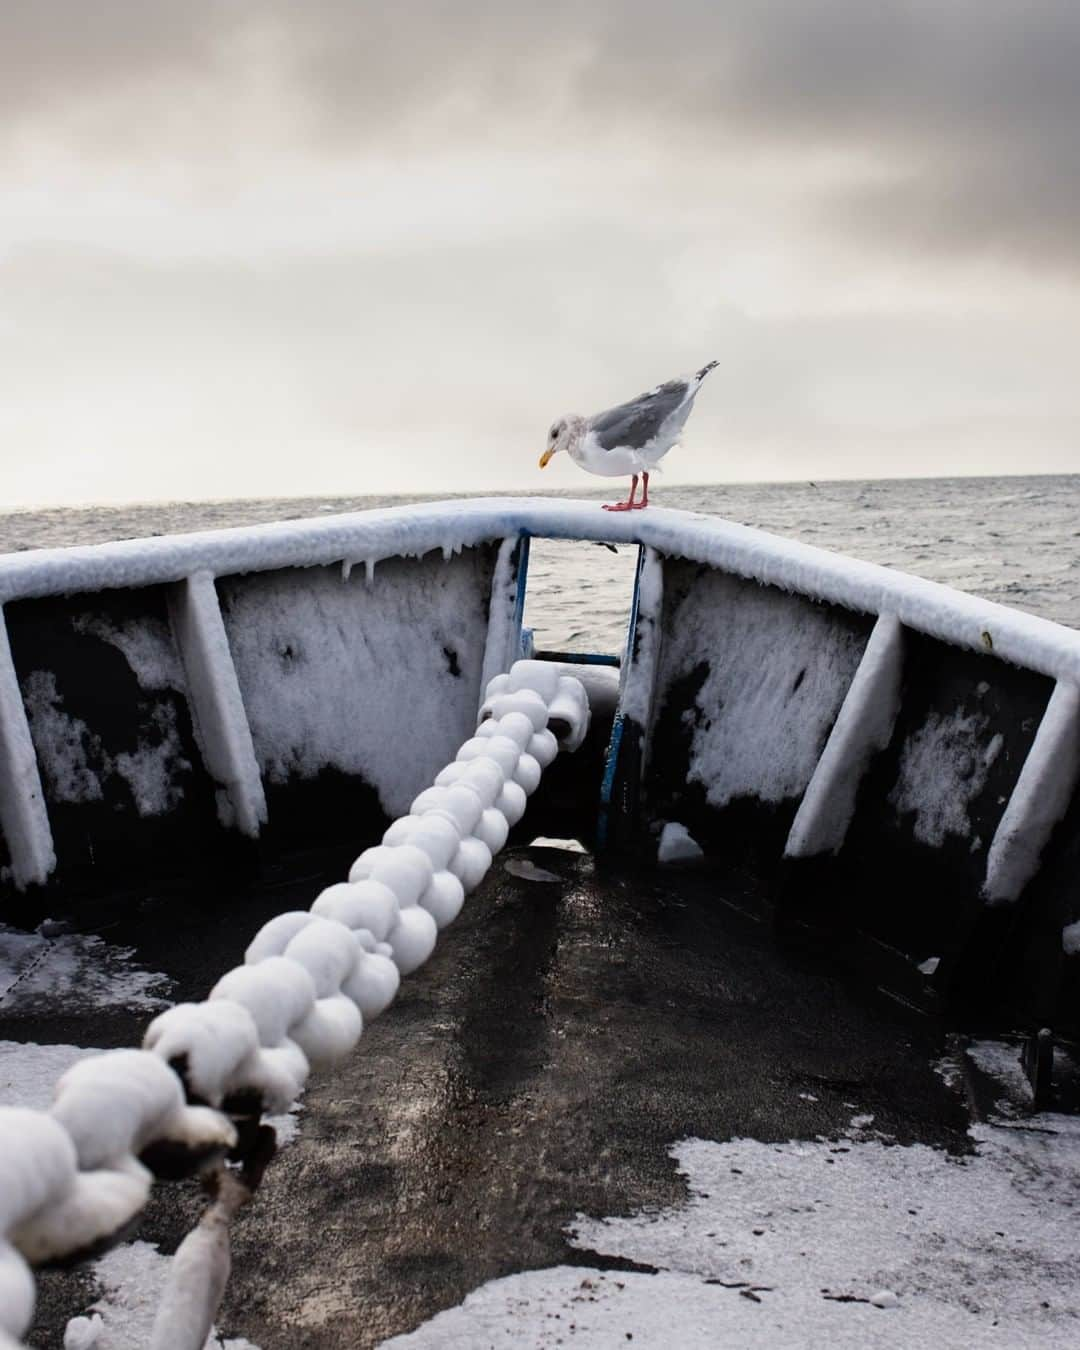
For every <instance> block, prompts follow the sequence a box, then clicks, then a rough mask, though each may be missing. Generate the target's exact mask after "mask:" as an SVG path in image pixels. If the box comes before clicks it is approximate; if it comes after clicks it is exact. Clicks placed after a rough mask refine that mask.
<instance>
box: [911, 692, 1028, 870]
mask: <svg viewBox="0 0 1080 1350" xmlns="http://www.w3.org/2000/svg"><path fill="white" fill-rule="evenodd" d="M989 725H990V719H989V718H988V717H987V716H986V714H985V713H979V712H971V713H968V714H966V715H965V714H963V713H961V712H960V711H956V712H954V713H951V714H947V715H946V714H942V713H940V712H937V711H932V712H931V713H930V714H929V715H928V717H927V719H926V721H925V722H924V723H923V725H922V726H921V727H920V728H919V729H918V731H916V732H915V733H914V734H913V735H911V736H909V737H908V739H907V741H906V742H905V744H904V749H903V752H902V754H901V757H900V768H899V771H898V773H897V778H896V782H895V784H894V785H893V788H892V790H891V791H890V793H889V798H888V799H889V802H890V803H891V804H892V805H893V806H895V807H896V810H897V812H898V814H901V815H903V814H905V813H906V812H909V811H910V812H913V813H914V816H915V821H914V827H913V828H914V834H915V838H916V839H918V840H919V841H920V842H921V843H924V844H929V845H930V846H931V847H933V848H940V847H941V845H942V844H943V843H944V842H945V839H946V837H947V836H948V835H959V836H960V837H961V838H965V839H966V838H968V837H969V836H970V834H971V820H970V818H969V816H968V807H969V806H970V804H971V803H972V802H973V801H974V800H975V799H976V798H977V797H978V796H979V794H980V793H981V792H982V790H983V788H984V787H985V786H986V779H987V776H988V774H989V772H990V767H991V765H992V764H993V763H994V761H995V759H997V757H998V755H999V754H1000V753H1001V748H1002V744H1003V741H1002V737H1001V734H1000V732H998V733H995V734H994V735H993V736H990V737H988V736H987V735H986V732H987V730H988V728H989Z"/></svg>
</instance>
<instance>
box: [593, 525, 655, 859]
mask: <svg viewBox="0 0 1080 1350" xmlns="http://www.w3.org/2000/svg"><path fill="white" fill-rule="evenodd" d="M644 570H645V546H644V545H643V544H639V545H638V558H637V569H636V571H635V572H634V595H633V599H632V600H631V602H630V620H629V622H628V623H627V625H626V647H625V649H624V652H623V663H622V665H623V670H629V669H630V662H631V660H632V658H633V655H634V638H635V637H636V635H637V621H638V602H639V599H640V594H641V574H642V572H643V571H644ZM622 738H623V715H622V712H621V711H619V710H618V709H616V712H615V720H614V722H613V723H612V724H611V739H610V740H609V741H608V748H607V758H606V759H605V761H604V777H603V780H602V782H601V784H600V817H599V819H598V820H597V822H596V847H597V849H598V850H602V849H603V848H604V847H605V846H606V845H607V836H608V820H609V818H610V815H611V798H612V793H613V792H614V789H615V774H616V771H617V770H618V767H619V750H620V749H621V747H622Z"/></svg>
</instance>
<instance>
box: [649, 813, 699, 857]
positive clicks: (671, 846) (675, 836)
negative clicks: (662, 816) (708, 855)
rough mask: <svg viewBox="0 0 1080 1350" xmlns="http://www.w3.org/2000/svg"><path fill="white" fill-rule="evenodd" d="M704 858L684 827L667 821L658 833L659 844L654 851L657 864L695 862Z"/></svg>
mask: <svg viewBox="0 0 1080 1350" xmlns="http://www.w3.org/2000/svg"><path fill="white" fill-rule="evenodd" d="M704 856H705V854H704V852H703V851H702V848H701V845H700V844H699V843H698V842H697V840H696V839H695V838H694V837H693V836H692V835H691V833H690V831H689V830H688V829H687V828H686V826H685V825H680V824H679V823H678V821H675V820H669V821H668V822H667V824H666V825H665V826H664V828H663V829H662V830H661V831H660V843H659V845H658V847H657V850H656V861H657V862H659V863H687V862H696V861H697V860H698V859H699V858H703V857H704Z"/></svg>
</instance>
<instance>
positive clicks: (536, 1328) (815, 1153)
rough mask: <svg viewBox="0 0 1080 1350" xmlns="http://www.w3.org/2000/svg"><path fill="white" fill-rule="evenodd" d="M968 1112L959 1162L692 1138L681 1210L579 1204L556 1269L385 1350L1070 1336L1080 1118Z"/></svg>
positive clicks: (1079, 1286)
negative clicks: (593, 1257)
mask: <svg viewBox="0 0 1080 1350" xmlns="http://www.w3.org/2000/svg"><path fill="white" fill-rule="evenodd" d="M1030 1125H1031V1128H1030V1129H1025V1128H1005V1127H1001V1126H989V1125H987V1126H978V1127H976V1128H975V1130H973V1132H972V1133H973V1138H974V1141H975V1143H976V1146H977V1152H976V1154H975V1155H974V1156H973V1157H964V1158H958V1157H953V1156H950V1155H949V1154H946V1153H943V1152H940V1151H938V1150H935V1149H931V1148H928V1147H926V1146H924V1145H915V1146H912V1147H901V1146H898V1145H890V1144H888V1143H885V1142H882V1141H880V1140H862V1139H859V1138H858V1137H855V1136H853V1137H852V1138H851V1139H846V1140H840V1141H837V1142H831V1141H826V1140H819V1141H814V1142H790V1143H785V1144H763V1143H759V1142H757V1141H754V1140H747V1139H737V1140H733V1141H731V1142H729V1143H712V1142H708V1141H704V1140H699V1139H690V1140H684V1141H683V1142H682V1143H680V1144H677V1145H676V1146H675V1147H674V1148H673V1150H672V1153H673V1156H674V1157H675V1159H676V1161H677V1163H678V1165H679V1169H680V1171H682V1172H683V1174H684V1175H685V1177H686V1181H687V1187H688V1191H689V1197H688V1199H687V1201H686V1202H685V1203H684V1204H681V1205H678V1206H674V1207H672V1208H671V1209H668V1210H663V1211H659V1212H657V1211H650V1212H645V1213H642V1214H640V1215H637V1216H634V1217H631V1218H617V1219H587V1218H584V1217H579V1219H578V1220H577V1222H576V1223H575V1225H574V1226H573V1229H572V1230H571V1240H572V1242H573V1244H574V1245H575V1246H578V1247H581V1248H584V1249H585V1250H590V1251H597V1252H600V1253H602V1254H603V1255H605V1256H621V1257H624V1258H628V1259H629V1260H631V1261H634V1262H638V1263H640V1264H644V1265H649V1266H653V1267H655V1268H656V1270H657V1273H656V1274H644V1273H638V1272H636V1271H626V1272H623V1271H612V1270H608V1271H606V1272H605V1271H601V1270H596V1269H588V1268H581V1267H567V1266H557V1267H555V1268H554V1269H550V1270H540V1271H530V1272H527V1273H525V1274H522V1275H513V1276H510V1277H508V1278H505V1279H502V1280H496V1281H493V1282H491V1283H489V1284H486V1285H484V1286H483V1287H482V1288H480V1289H478V1290H477V1291H475V1292H474V1293H472V1294H470V1295H469V1296H468V1298H466V1300H465V1302H464V1303H463V1304H462V1305H461V1306H460V1307H459V1308H455V1309H451V1310H449V1311H447V1312H444V1313H440V1314H439V1315H438V1316H437V1317H435V1318H434V1319H432V1321H430V1322H428V1323H427V1324H426V1325H425V1326H423V1327H421V1328H420V1329H419V1330H418V1331H416V1332H414V1333H412V1334H410V1335H405V1336H401V1337H397V1338H395V1339H394V1340H391V1341H387V1342H385V1343H384V1344H385V1345H386V1346H388V1347H389V1346H393V1347H396V1348H397V1350H406V1347H409V1350H422V1348H423V1347H432V1348H434V1347H436V1346H437V1347H439V1348H440V1350H465V1347H469V1348H470V1350H472V1347H476V1346H481V1345H482V1346H485V1347H488V1346H491V1347H503V1346H529V1347H534V1346H555V1345H558V1344H563V1345H580V1346H582V1347H585V1350H597V1348H598V1347H603V1348H604V1350H609V1348H612V1347H616V1346H620V1347H625V1346H626V1345H627V1344H628V1343H629V1340H628V1337H632V1339H633V1344H635V1345H645V1346H662V1345H663V1346H667V1345H678V1346H679V1347H680V1350H682V1347H685V1348H686V1350H705V1347H710V1348H711V1347H732V1350H734V1348H735V1347H738V1348H739V1350H741V1348H742V1347H744V1346H749V1345H762V1346H765V1345H767V1346H769V1347H770V1350H774V1348H777V1350H796V1347H798V1350H803V1348H804V1347H806V1346H811V1345H813V1346H817V1345H829V1346H835V1347H838V1348H842V1347H850V1348H851V1350H854V1348H855V1347H859V1348H860V1350H861V1348H862V1347H865V1346H867V1345H873V1346H875V1347H879V1348H880V1350H906V1348H907V1347H909V1346H915V1345H928V1346H929V1345H935V1346H957V1347H959V1346H974V1345H979V1346H1001V1347H1002V1350H1006V1348H1007V1350H1023V1348H1024V1347H1032V1348H1034V1347H1036V1346H1038V1347H1041V1348H1042V1350H1051V1348H1052V1347H1061V1350H1065V1348H1066V1347H1072V1346H1075V1345H1076V1344H1077V1341H1078V1338H1080V1268H1078V1266H1077V1263H1076V1260H1075V1213H1076V1206H1077V1204H1080V1166H1078V1164H1080V1121H1078V1120H1076V1119H1075V1118H1072V1117H1059V1116H1040V1117H1037V1118H1035V1119H1034V1120H1032V1121H1031V1122H1030Z"/></svg>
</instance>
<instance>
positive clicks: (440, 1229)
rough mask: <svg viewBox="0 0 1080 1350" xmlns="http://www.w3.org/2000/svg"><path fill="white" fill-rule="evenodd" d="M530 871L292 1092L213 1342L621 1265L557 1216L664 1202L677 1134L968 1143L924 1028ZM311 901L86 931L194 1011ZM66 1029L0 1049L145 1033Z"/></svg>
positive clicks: (715, 931)
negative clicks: (282, 1142) (276, 927)
mask: <svg viewBox="0 0 1080 1350" xmlns="http://www.w3.org/2000/svg"><path fill="white" fill-rule="evenodd" d="M529 855H530V856H531V857H532V858H533V859H534V861H535V862H537V863H538V864H540V865H541V866H543V867H545V868H547V869H550V870H551V871H553V872H556V873H558V875H559V877H560V880H559V881H558V882H556V883H552V882H537V881H530V880H525V879H521V878H518V877H515V876H513V875H510V874H508V873H507V872H506V871H505V869H504V867H503V865H502V864H503V862H504V861H505V859H504V858H500V859H499V860H497V862H496V866H495V868H494V869H493V871H492V874H491V876H490V877H489V879H488V881H487V882H485V884H484V886H483V887H482V888H481V890H480V891H478V892H477V893H476V895H474V896H473V897H471V898H470V901H469V903H468V905H467V906H466V910H465V912H464V913H463V915H462V917H461V918H460V919H459V920H458V922H457V923H456V924H455V925H454V926H453V928H452V929H450V930H449V931H448V932H447V933H446V934H444V937H443V940H442V941H441V942H440V946H439V950H438V952H437V953H436V955H435V957H434V958H433V959H432V961H431V962H430V963H429V964H428V966H426V967H425V968H424V969H423V970H422V971H420V972H418V973H417V974H415V975H413V976H411V977H410V978H409V979H408V980H407V981H405V983H404V984H403V987H402V992H401V995H400V996H399V999H398V1001H397V1002H396V1003H395V1005H394V1006H393V1007H392V1008H391V1009H390V1010H389V1011H388V1012H387V1013H386V1014H384V1016H383V1017H382V1018H381V1019H380V1020H379V1021H377V1022H376V1023H374V1024H373V1025H372V1026H371V1027H370V1028H369V1029H368V1030H367V1031H366V1032H365V1034H364V1038H363V1040H362V1042H361V1044H360V1046H359V1047H358V1049H357V1051H356V1052H355V1053H354V1055H353V1056H352V1057H351V1058H350V1059H349V1060H348V1061H347V1062H346V1063H344V1064H343V1065H341V1066H339V1067H338V1068H337V1069H336V1070H335V1071H334V1072H333V1073H332V1074H331V1073H322V1074H318V1075H316V1076H315V1077H314V1079H313V1082H312V1083H311V1085H310V1086H309V1089H308V1092H307V1095H306V1098H305V1110H304V1113H303V1115H302V1129H301V1131H300V1134H299V1137H298V1138H297V1139H296V1140H295V1141H293V1142H292V1143H290V1144H289V1145H288V1146H287V1147H286V1148H284V1149H283V1150H282V1151H281V1153H280V1155H279V1156H278V1157H277V1158H276V1159H275V1160H274V1162H273V1163H272V1164H271V1167H270V1169H269V1171H268V1172H267V1175H266V1178H265V1180H264V1182H263V1185H262V1188H261V1190H260V1192H259V1194H258V1195H257V1197H256V1200H255V1203H254V1204H253V1205H252V1206H251V1207H250V1208H249V1209H248V1210H247V1211H246V1212H244V1213H243V1214H242V1215H241V1217H240V1219H239V1220H238V1222H237V1225H236V1227H235V1229H234V1261H233V1276H232V1279H231V1282H230V1286H229V1290H228V1292H227V1294H226V1299H225V1303H224V1305H223V1308H222V1312H221V1316H220V1317H219V1319H218V1325H219V1327H220V1328H221V1329H222V1331H223V1332H225V1333H226V1334H228V1335H233V1336H240V1335H242V1336H245V1337H247V1338H248V1339H249V1340H251V1341H253V1342H255V1343H256V1344H258V1345H260V1346H262V1347H263V1350H274V1348H275V1347H327V1348H329V1347H366V1346H372V1345H375V1344H378V1342H379V1341H381V1340H382V1339H384V1338H385V1337H387V1336H390V1335H393V1334H395V1333H397V1332H401V1331H405V1330H408V1329H410V1328H413V1327H415V1326H417V1325H418V1324H419V1323H421V1322H422V1321H424V1320H425V1319H426V1318H428V1317H430V1316H432V1315H433V1314H434V1313H436V1312H437V1311H439V1310H440V1309H443V1308H446V1307H450V1306H452V1305H455V1304H457V1303H459V1302H460V1301H461V1300H462V1299H463V1298H464V1296H465V1295H466V1294H467V1293H468V1292H469V1291H470V1290H472V1289H474V1288H476V1287H477V1286H478V1285H480V1284H482V1283H484V1282H485V1281H487V1280H489V1279H492V1278H494V1277H497V1276H501V1275H506V1274H508V1273H510V1272H513V1271H519V1270H525V1269H530V1268H536V1267H544V1266H550V1265H554V1264H557V1263H569V1264H573V1263H580V1264H589V1265H594V1266H595V1265H599V1266H602V1267H604V1266H607V1267H610V1266H612V1265H613V1264H617V1263H613V1262H612V1261H611V1260H610V1259H609V1258H605V1257H599V1256H597V1255H596V1254H593V1253H585V1252H582V1251H580V1250H578V1249H576V1248H573V1247H571V1246H569V1245H568V1243H567V1241H566V1235H565V1230H566V1228H567V1226H568V1225H571V1224H572V1222H573V1219H574V1216H575V1215H576V1214H577V1213H579V1212H584V1213H588V1214H593V1215H598V1216H604V1215H614V1214H619V1213H629V1212H632V1211H635V1210H639V1209H641V1208H642V1207H643V1206H650V1205H655V1206H664V1205H669V1204H672V1203H675V1202H677V1201H678V1200H679V1199H680V1198H681V1197H682V1196H684V1195H685V1184H684V1182H683V1180H682V1179H681V1178H680V1177H679V1175H678V1174H677V1173H676V1171H675V1165H674V1163H673V1161H672V1160H671V1158H670V1156H669V1153H668V1149H669V1147H670V1145H671V1144H672V1143H673V1142H674V1141H675V1140H678V1139H681V1138H685V1137H687V1136H700V1137H704V1138H710V1139H718V1140H723V1139H728V1138H732V1137H740V1136H750V1137H753V1138H756V1139H759V1140H765V1141H770V1140H777V1141H779V1140H787V1139H792V1138H814V1137H816V1136H819V1135H824V1136H834V1135H836V1136H838V1135H841V1134H843V1133H845V1131H846V1130H847V1129H848V1127H849V1124H850V1121H851V1118H852V1116H853V1115H854V1114H856V1113H873V1114H874V1116H875V1120H876V1127H877V1128H879V1129H880V1130H881V1131H883V1132H885V1133H887V1134H889V1135H891V1136H893V1137H895V1138H896V1139H897V1140H898V1141H899V1142H912V1141H921V1142H924V1143H929V1144H935V1145H939V1146H943V1147H946V1148H949V1149H953V1150H956V1151H958V1152H959V1151H964V1152H966V1151H968V1148H969V1143H968V1140H967V1138H966V1136H965V1127H966V1125H967V1115H966V1112H965V1110H964V1108H963V1105H962V1103H961V1102H960V1101H959V1100H958V1098H956V1097H955V1096H953V1095H952V1094H950V1093H949V1092H948V1091H947V1090H946V1089H945V1087H944V1086H943V1084H942V1082H941V1080H940V1078H939V1077H938V1075H937V1074H936V1073H935V1072H934V1071H933V1068H932V1064H933V1061H934V1060H935V1058H936V1057H937V1056H938V1055H939V1054H940V1053H941V1046H940V1044H939V1040H938V1036H939V1033H938V1031H937V1029H936V1028H935V1027H934V1026H933V1024H931V1023H929V1022H927V1021H922V1022H920V1021H918V1020H917V1019H912V1018H910V1017H907V1016H903V1015H902V1014H901V1013H900V1012H899V1011H897V1010H895V1009H893V1008H892V1007H890V1006H889V1005H888V1004H887V1003H885V1002H883V1001H882V1000H881V999H874V998H873V997H871V996H870V995H868V994H863V993H861V992H859V991H857V990H855V989H853V988H851V987H849V986H848V985H846V984H845V982H844V981H843V980H841V979H838V978H837V976H836V974H835V972H831V971H829V970H828V969H825V968H823V967H822V965H821V964H820V962H817V961H812V960H810V959H809V958H805V959H804V958H802V957H800V956H798V955H796V954H793V953H791V952H790V951H780V950H778V949H777V947H776V946H775V944H774V943H773V941H772V938H771V935H770V933H769V932H768V931H767V926H765V925H756V924H755V923H754V922H753V921H752V920H751V919H749V918H747V917H746V916H745V915H743V914H739V913H736V912H733V911H732V910H731V909H730V908H729V907H728V906H727V905H725V904H723V903H721V902H720V901H719V900H718V898H717V895H716V886H715V883H712V882H710V881H709V880H708V879H705V878H692V877H685V876H680V875H675V876H671V875H670V874H658V873H649V874H643V875H641V876H637V877H631V876H627V875H625V874H623V875H619V874H610V875H605V874H603V873H599V872H597V871H596V869H595V867H594V864H593V862H592V860H591V859H590V858H588V857H586V856H584V855H577V854H570V853H565V852H561V851H554V850H530V851H529ZM515 856H518V857H520V856H522V851H517V852H516V853H515ZM317 889H318V883H315V884H314V885H313V884H312V883H311V882H310V881H309V882H307V883H306V884H304V885H302V886H298V887H295V888H289V887H285V888H282V889H281V890H279V891H278V892H276V893H273V894H269V895H264V896H261V897H258V898H256V899H254V900H252V901H251V902H249V903H247V904H245V905H244V906H242V907H239V908H237V909H235V910H233V911H228V910H222V909H221V908H220V907H214V906H211V907H210V908H209V910H208V911H207V912H205V913H204V914H202V915H201V916H197V917H196V916H192V917H191V918H190V919H189V920H188V921H186V923H185V926H184V927H183V928H181V929H177V927H176V926H175V925H174V924H173V923H172V917H173V916H167V915H166V914H165V913H163V912H161V913H159V912H155V911H154V910H153V908H151V909H148V910H144V912H143V913H142V914H141V915H140V916H138V917H137V918H135V919H132V920H127V921H125V922H123V923H121V924H117V925H116V927H115V928H114V929H113V930H112V931H110V932H108V933H107V934H106V936H107V937H108V938H109V939H110V941H114V942H130V943H135V944H136V945H137V947H138V950H139V957H140V959H141V960H142V961H143V963H144V964H145V965H148V966H152V967H154V968H156V969H161V970H164V971H166V972H167V973H168V974H170V975H171V976H173V978H174V980H175V981H176V988H175V991H174V997H175V998H177V999H182V998H190V997H200V996H202V995H204V994H205V992H206V990H207V989H208V987H209V985H210V984H211V983H212V982H213V980H214V979H215V978H216V977H217V975H218V974H219V973H220V972H221V971H223V970H224V969H225V968H226V967H227V966H228V965H229V964H230V963H233V962H235V961H236V960H238V959H239V958H240V956H241V954H242V951H243V948H244V946H245V945H246V942H247V941H248V940H249V938H250V936H251V934H252V933H253V932H254V930H255V928H256V927H257V926H258V924H259V923H260V922H262V920H263V919H264V918H265V917H267V916H268V915H269V914H271V913H276V912H278V911H280V910H282V909H287V908H292V907H296V906H297V905H299V904H303V905H305V906H306V905H307V904H310V901H311V898H312V897H313V895H314V894H315V893H316V890H317ZM167 919H168V922H166V920H167ZM70 1020H71V1019H66V1018H65V1016H64V1014H63V1011H62V1010H59V1011H58V1012H56V1013H55V1014H54V1015H52V1016H51V1017H50V1018H49V1019H48V1020H47V1021H44V1022H43V1021H42V1020H41V1017H40V1013H39V1014H38V1015H37V1016H36V1017H35V1020H34V1024H33V1025H30V1024H29V1022H27V1023H26V1024H23V1025H19V1024H18V1023H19V1021H20V1019H18V1018H14V1019H13V1018H7V1019H6V1020H5V1021H4V1022H3V1024H2V1025H0V1036H2V1037H7V1038H10V1039H18V1040H38V1041H56V1042H59V1041H71V1042H74V1043H76V1044H83V1045H87V1044H98V1045H106V1044H135V1043H137V1039H138V1035H139V1034H140V1032H141V1027H142V1025H144V1024H145V1020H146V1018H145V1015H143V1016H142V1017H137V1018H133V1017H132V1016H131V1015H130V1014H115V1015H109V1016H105V1017H103V1018H102V1019H99V1021H100V1025H97V1026H87V1025H85V1024H83V1025H80V1026H73V1025H70ZM201 1203H202V1202H201V1200H200V1197H199V1194H198V1191H197V1188H196V1187H195V1186H194V1185H193V1184H188V1185H183V1186H165V1185H162V1186H159V1187H157V1188H156V1190H155V1197H154V1200H153V1201H152V1204H151V1207H150V1208H149V1209H148V1211H147V1213H146V1215H145V1218H144V1221H143V1223H142V1225H141V1229H140V1236H142V1237H144V1238H146V1239H147V1240H149V1241H154V1242H159V1243H161V1245H162V1248H163V1250H171V1249H172V1248H174V1247H175V1245H176V1244H177V1243H178V1242H179V1240H180V1239H181V1237H182V1236H183V1234H184V1232H186V1230H187V1229H188V1228H189V1227H190V1226H191V1224H192V1223H193V1222H194V1221H195V1219H196V1218H197V1215H198V1213H199V1211H200V1208H201ZM39 1288H40V1294H41V1298H40V1306H39V1315H38V1320H37V1327H36V1329H35V1332H34V1335H33V1336H32V1338H31V1343H32V1344H33V1345H35V1346H41V1347H46V1346H59V1345H60V1344H61V1338H62V1330H63V1326H64V1321H65V1319H66V1318H67V1317H69V1316H72V1315H74V1314H75V1313H77V1312H79V1311H82V1310H83V1308H84V1307H85V1306H86V1303H87V1301H88V1291H89V1289H90V1286H89V1284H88V1283H87V1281H86V1277H85V1276H84V1275H73V1274H60V1273H43V1275H42V1277H41V1279H40V1281H39Z"/></svg>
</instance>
